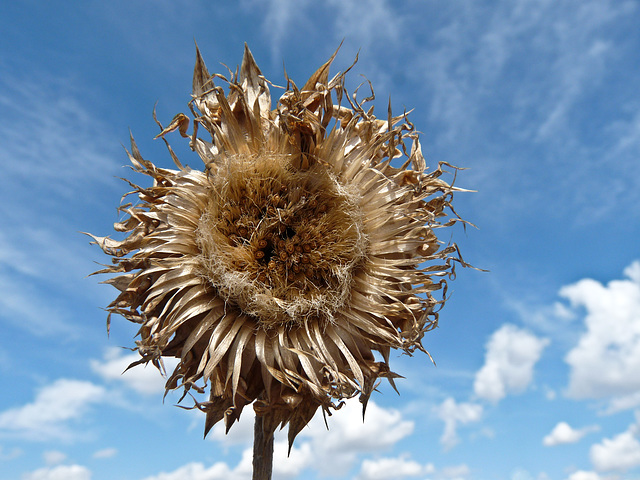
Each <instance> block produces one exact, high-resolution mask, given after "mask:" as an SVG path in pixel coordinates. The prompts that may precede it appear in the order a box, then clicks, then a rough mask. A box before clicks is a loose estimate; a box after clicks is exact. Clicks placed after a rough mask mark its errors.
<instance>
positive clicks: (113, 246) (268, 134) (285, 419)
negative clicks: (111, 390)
mask: <svg viewBox="0 0 640 480" xmlns="http://www.w3.org/2000/svg"><path fill="white" fill-rule="evenodd" d="M196 50H197V47H196ZM334 57H335V54H334V56H333V57H332V58H331V59H330V60H329V61H328V62H327V63H325V64H324V65H322V66H321V67H320V68H319V69H318V70H317V71H316V72H315V73H314V74H313V75H312V76H311V78H310V79H309V80H308V81H307V82H306V83H305V84H304V86H302V88H298V87H297V86H296V84H295V83H294V82H293V81H292V80H291V79H289V78H287V79H286V80H287V87H286V89H284V93H283V94H282V96H281V97H280V99H279V100H278V101H277V104H276V107H275V109H273V110H272V108H271V96H270V89H269V85H270V83H269V82H268V81H267V80H266V79H265V78H264V77H263V76H262V74H261V72H260V69H259V68H258V66H257V65H256V62H255V61H254V58H253V56H252V54H251V52H250V51H249V49H248V48H247V47H246V46H245V52H244V58H243V60H242V65H241V68H240V71H239V73H238V72H236V73H235V74H234V75H232V76H231V78H229V79H227V78H225V77H223V76H222V75H219V74H215V75H210V74H209V72H208V70H207V68H206V66H205V64H204V61H203V59H202V56H201V54H200V51H199V50H197V51H196V65H195V71H194V76H193V99H192V101H191V102H190V104H189V106H190V109H191V112H192V114H193V127H192V132H191V133H188V130H189V127H190V123H191V122H190V119H189V117H187V116H186V115H184V114H178V115H176V116H175V117H174V119H173V120H172V122H171V123H170V124H169V125H168V126H167V127H166V128H164V127H162V125H160V123H159V122H158V124H159V125H160V128H161V133H160V134H159V135H158V137H160V138H162V139H163V140H164V141H165V142H166V145H167V148H168V149H169V152H170V154H171V157H172V158H173V161H174V163H175V164H176V166H177V169H176V170H172V169H165V168H160V167H157V166H156V165H154V164H153V163H152V162H150V161H148V160H145V159H143V157H142V156H141V154H140V152H139V150H138V148H137V146H136V144H135V142H134V140H133V138H131V152H130V153H129V152H128V154H129V158H130V161H131V163H132V165H133V168H134V170H135V171H137V172H140V173H142V174H144V175H147V176H149V177H151V178H152V179H153V185H152V186H150V187H142V186H138V185H134V184H132V183H130V184H131V186H132V188H133V192H130V193H129V194H137V197H138V198H139V202H137V203H136V204H131V203H129V204H125V205H121V206H120V211H121V212H122V213H124V214H125V215H126V219H125V220H124V221H122V222H121V223H117V224H115V230H116V231H118V232H124V233H125V235H123V237H124V239H123V240H120V241H118V240H113V239H110V238H108V237H98V236H94V235H91V236H92V237H93V239H94V241H95V243H97V244H98V245H99V246H100V247H101V248H102V250H103V251H104V252H105V253H106V254H107V255H109V256H111V257H113V258H112V260H113V264H112V265H111V266H108V267H107V268H104V269H102V270H100V271H99V272H95V273H107V274H116V276H114V277H112V278H110V279H109V280H107V281H106V282H105V283H109V284H111V285H113V286H114V287H116V288H117V289H118V290H119V291H120V294H119V295H118V297H117V298H116V299H115V300H114V301H113V302H112V303H111V304H110V305H109V306H108V311H109V312H110V313H109V318H108V324H109V322H110V317H111V314H119V315H121V316H123V317H124V318H126V319H127V320H130V321H132V322H135V323H138V324H140V330H139V332H138V333H139V337H140V338H139V340H137V341H136V349H137V351H138V352H139V354H140V355H141V358H140V360H138V361H137V362H135V363H134V364H132V365H131V366H134V365H137V364H143V363H148V362H151V363H153V364H154V365H155V366H156V367H158V368H159V369H163V368H164V367H163V362H162V358H163V357H177V358H178V359H179V363H178V365H177V367H176V368H175V370H174V371H173V373H171V374H170V375H169V377H168V380H167V382H166V390H167V391H170V390H175V389H182V390H183V392H184V395H183V396H182V398H181V401H182V400H183V399H184V398H185V396H186V395H187V394H192V397H193V398H194V401H195V408H198V409H200V410H201V411H203V412H204V413H205V414H206V420H205V436H206V434H207V432H209V430H210V429H211V428H212V426H213V425H214V424H216V423H217V422H219V421H221V420H223V421H224V423H225V425H226V428H227V431H228V429H229V428H230V427H231V426H232V425H233V423H234V422H235V421H236V420H238V418H239V417H240V415H241V413H242V411H243V409H244V408H245V407H246V406H247V405H250V404H253V408H254V410H255V413H256V415H257V416H258V417H262V418H263V428H264V430H265V435H267V436H271V435H272V434H273V432H274V430H275V429H276V428H277V427H284V426H286V425H288V428H289V430H288V437H289V445H290V448H291V444H292V443H293V441H294V439H295V437H296V435H297V434H298V433H299V432H300V430H301V429H302V428H303V427H304V426H305V425H306V424H307V423H308V422H309V421H310V420H311V418H312V417H313V416H314V414H315V413H316V411H317V410H318V409H319V408H320V409H321V410H322V411H324V412H325V413H328V414H330V413H331V410H334V409H337V408H339V407H340V406H341V404H342V403H341V401H342V400H343V399H347V398H350V397H354V396H357V395H359V396H360V401H361V402H362V403H363V408H364V407H366V404H367V401H368V399H369V397H370V395H371V393H372V392H373V390H374V389H375V387H376V384H377V381H378V379H380V378H386V379H387V380H388V381H389V382H391V384H392V386H393V387H394V388H395V385H394V378H396V377H398V376H399V375H397V374H395V373H393V372H392V370H391V369H390V365H389V357H390V352H391V351H392V350H395V349H397V350H400V351H403V352H405V353H408V354H411V353H413V352H414V351H415V350H420V351H423V352H425V353H427V352H426V350H425V349H424V348H423V346H422V343H421V342H422V338H423V336H424V334H425V333H426V332H428V331H429V330H431V329H433V328H435V327H436V326H437V323H438V311H439V309H440V308H441V307H442V305H443V304H444V301H445V297H446V287H447V279H448V278H452V276H453V274H454V265H455V263H454V261H458V262H462V259H461V258H460V256H459V252H458V250H457V247H456V246H455V244H450V245H443V244H442V242H440V241H438V239H437V237H436V235H435V233H434V230H436V229H438V228H443V227H449V226H451V225H453V224H454V223H455V222H458V221H460V219H459V218H458V217H457V215H456V214H455V212H454V211H453V209H452V208H451V201H452V198H453V192H454V191H456V190H459V189H457V188H455V187H453V186H452V185H450V184H448V183H447V182H445V181H444V180H443V179H442V178H441V176H442V174H443V173H444V171H445V170H444V168H446V167H447V166H448V165H446V164H439V165H438V166H437V168H435V170H433V171H431V172H428V171H427V168H426V162H425V159H424V157H423V155H422V151H421V147H420V143H419V140H418V135H417V133H416V132H415V129H414V126H413V125H412V124H411V123H410V122H409V120H408V118H407V115H406V114H405V115H401V116H397V117H393V116H392V115H391V109H390V108H389V113H388V115H387V118H385V119H378V118H376V117H375V116H374V115H373V109H372V108H371V109H369V110H365V108H364V106H365V104H366V103H367V102H369V101H370V100H372V98H373V95H371V96H370V97H369V98H366V99H364V100H363V101H361V102H359V101H358V100H357V98H356V95H355V94H354V95H353V96H352V97H350V96H349V95H348V94H346V92H345V87H344V81H345V74H346V73H347V72H348V71H349V70H347V72H344V73H340V74H338V75H336V76H334V77H333V78H331V79H329V66H330V65H331V63H332V61H333V58H334ZM219 84H221V85H226V86H227V87H228V88H227V92H228V93H225V89H224V88H222V87H221V86H220V85H219ZM154 118H155V113H154ZM156 121H157V120H156ZM176 130H177V131H178V132H179V133H180V135H181V136H182V137H185V138H189V141H190V146H191V148H192V149H193V150H195V151H196V152H197V154H198V155H199V156H200V158H201V159H202V161H203V162H204V169H203V170H194V169H191V168H189V167H187V166H183V165H182V163H181V162H180V161H179V160H178V158H177V157H176V155H175V154H174V152H173V150H172V149H171V147H170V145H169V143H168V142H167V141H166V139H165V135H167V134H168V133H169V132H172V131H176ZM201 133H204V134H205V136H206V138H204V137H202V136H200V134H201ZM408 144H410V146H408ZM449 167H450V166H449ZM451 168H452V167H451ZM445 210H447V211H448V212H450V213H446V212H445ZM463 265H464V263H463ZM437 291H440V292H439V296H440V297H441V299H440V300H437V299H436V298H435V297H434V295H435V293H436V292H437ZM376 352H377V354H378V355H376V354H375V353H376ZM193 393H195V395H193ZM198 394H208V398H207V397H204V399H203V398H201V399H200V400H198V398H197V396H198Z"/></svg>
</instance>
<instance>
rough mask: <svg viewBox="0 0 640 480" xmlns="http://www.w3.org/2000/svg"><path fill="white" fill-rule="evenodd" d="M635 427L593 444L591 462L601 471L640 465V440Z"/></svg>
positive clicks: (590, 452)
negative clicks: (634, 432) (635, 434)
mask: <svg viewBox="0 0 640 480" xmlns="http://www.w3.org/2000/svg"><path fill="white" fill-rule="evenodd" d="M632 430H633V429H629V430H627V431H626V432H622V433H620V434H618V435H616V436H615V437H613V438H605V439H604V440H602V442H600V443H597V444H595V445H592V446H591V450H590V451H589V456H590V458H591V463H593V466H594V467H595V468H596V470H599V471H604V472H606V471H611V470H621V471H625V470H629V469H630V468H633V467H637V466H639V465H640V442H638V439H637V438H636V437H635V436H634V434H633V431H632Z"/></svg>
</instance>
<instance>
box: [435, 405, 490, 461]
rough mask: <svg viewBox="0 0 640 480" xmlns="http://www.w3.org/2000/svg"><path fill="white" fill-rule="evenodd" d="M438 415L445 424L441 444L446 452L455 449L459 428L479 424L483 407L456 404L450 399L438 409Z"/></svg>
mask: <svg viewBox="0 0 640 480" xmlns="http://www.w3.org/2000/svg"><path fill="white" fill-rule="evenodd" d="M436 414H437V415H438V418H440V419H441V420H442V421H443V422H444V432H443V434H442V437H440V443H441V444H442V445H443V446H444V448H445V449H446V450H448V449H450V448H452V447H454V446H455V445H456V444H457V443H458V442H459V439H458V434H457V427H458V425H459V424H462V425H465V424H468V423H472V422H478V421H479V420H480V419H481V418H482V405H479V404H474V403H456V401H455V400H454V399H453V398H452V397H449V398H447V399H446V400H445V401H444V402H442V403H441V404H440V405H439V406H438V407H436Z"/></svg>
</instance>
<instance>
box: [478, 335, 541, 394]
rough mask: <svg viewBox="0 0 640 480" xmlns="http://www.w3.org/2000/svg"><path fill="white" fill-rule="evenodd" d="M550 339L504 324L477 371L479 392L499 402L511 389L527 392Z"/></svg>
mask: <svg viewBox="0 0 640 480" xmlns="http://www.w3.org/2000/svg"><path fill="white" fill-rule="evenodd" d="M548 343H549V341H548V340H547V339H540V338H538V337H536V336H535V335H533V334H532V333H529V332H528V331H526V330H523V329H521V328H518V327H516V326H514V325H509V324H507V325H503V326H502V327H500V329H498V330H497V331H496V332H494V334H493V335H492V336H491V338H490V339H489V342H488V343H487V346H486V349H487V352H486V354H485V363H484V366H483V367H482V368H481V369H480V370H479V371H478V372H477V373H476V378H475V381H474V384H473V389H474V392H475V394H476V395H477V396H478V397H480V398H482V399H486V400H490V401H492V402H497V401H499V400H501V399H502V398H504V397H505V396H506V395H507V394H508V393H521V392H523V391H524V390H525V389H526V388H527V386H528V385H529V383H531V380H532V378H533V367H534V366H535V364H536V362H537V361H538V360H539V359H540V355H541V354H542V350H543V349H544V348H545V347H546V346H547V345H548Z"/></svg>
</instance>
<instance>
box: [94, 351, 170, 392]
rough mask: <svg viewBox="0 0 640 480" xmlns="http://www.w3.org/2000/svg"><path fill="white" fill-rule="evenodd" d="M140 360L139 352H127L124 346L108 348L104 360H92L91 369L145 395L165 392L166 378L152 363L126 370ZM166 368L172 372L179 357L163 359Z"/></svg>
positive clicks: (104, 377)
mask: <svg viewBox="0 0 640 480" xmlns="http://www.w3.org/2000/svg"><path fill="white" fill-rule="evenodd" d="M138 360H140V355H138V353H125V350H123V349H122V348H117V347H113V348H109V349H107V351H106V353H105V355H104V358H103V359H102V360H95V359H94V360H91V361H90V365H91V369H92V370H93V371H94V372H96V373H97V374H98V375H100V376H101V377H102V378H103V379H105V380H109V381H118V382H122V383H123V384H124V385H126V386H127V387H129V388H131V389H133V390H135V391H136V392H138V393H142V394H145V395H151V394H158V393H162V392H164V384H165V379H164V378H163V377H162V375H161V374H160V372H159V371H158V369H157V368H156V367H154V366H153V365H152V364H147V365H137V366H135V367H133V368H131V369H129V370H127V371H126V372H125V370H126V369H127V367H128V366H129V365H130V364H131V363H133V362H135V361H138ZM163 361H164V365H165V369H166V370H167V371H168V372H171V371H172V370H173V368H175V366H176V365H177V363H178V359H177V358H176V359H174V358H165V359H163Z"/></svg>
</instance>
